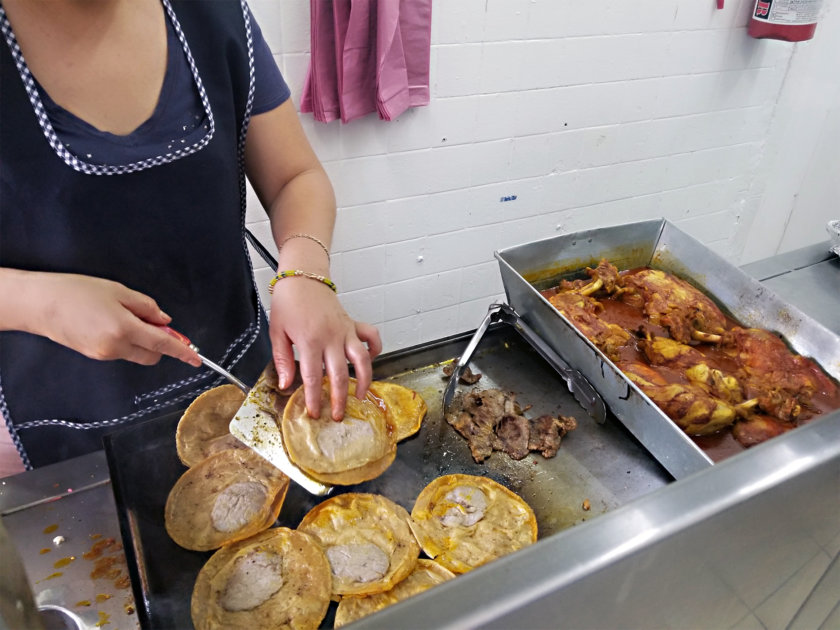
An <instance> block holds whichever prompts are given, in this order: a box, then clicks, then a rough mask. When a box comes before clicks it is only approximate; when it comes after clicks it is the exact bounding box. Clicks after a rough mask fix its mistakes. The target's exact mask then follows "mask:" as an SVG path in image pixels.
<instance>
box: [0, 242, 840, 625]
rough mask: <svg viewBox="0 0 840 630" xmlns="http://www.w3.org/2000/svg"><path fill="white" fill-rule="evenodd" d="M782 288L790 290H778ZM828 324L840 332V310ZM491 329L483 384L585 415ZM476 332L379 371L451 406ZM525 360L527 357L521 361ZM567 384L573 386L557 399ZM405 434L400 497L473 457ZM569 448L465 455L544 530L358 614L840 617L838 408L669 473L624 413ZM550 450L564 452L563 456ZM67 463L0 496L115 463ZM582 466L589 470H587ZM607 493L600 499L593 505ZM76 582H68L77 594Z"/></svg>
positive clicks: (590, 619)
mask: <svg viewBox="0 0 840 630" xmlns="http://www.w3.org/2000/svg"><path fill="white" fill-rule="evenodd" d="M778 260H779V258H778V257H774V259H773V260H771V261H767V264H766V265H765V264H764V263H763V262H760V263H754V264H753V265H750V266H749V269H750V271H751V273H752V272H755V273H754V274H753V275H754V276H755V277H757V278H761V279H765V278H767V279H770V276H773V278H775V277H776V275H777V270H774V272H773V273H772V274H765V273H764V272H763V271H762V270H766V269H769V268H771V267H775V265H776V263H777V262H778ZM811 266H814V267H816V268H817V269H816V271H817V272H818V275H820V276H822V279H823V282H821V284H820V286H827V284H826V282H830V281H831V275H830V274H836V273H837V269H836V268H835V267H830V266H823V265H821V264H820V263H814V264H813V265H811ZM811 271H812V270H811V268H810V266H807V267H792V268H788V269H787V270H786V271H784V273H785V275H789V278H788V281H789V284H790V285H792V286H795V285H796V284H797V279H798V278H799V277H800V276H801V275H803V274H808V273H810V272H811ZM786 284H787V283H786ZM780 295H781V296H782V297H785V298H786V297H787V296H786V294H785V293H783V292H781V291H780ZM832 297H833V300H826V299H825V298H826V294H825V293H821V294H819V295H813V294H811V295H803V296H801V300H802V301H801V302H796V303H795V304H796V306H797V307H798V308H801V310H802V311H803V312H806V313H808V314H809V315H810V316H811V317H813V318H814V319H817V320H819V321H822V322H823V323H826V322H827V321H830V320H831V316H832V315H833V314H834V313H837V312H840V294H835V295H834V296H832ZM823 308H829V309H831V312H829V313H826V312H824V311H823V310H822V309H823ZM826 325H827V324H826ZM832 330H833V331H834V332H835V333H838V334H840V326H838V327H836V328H834V327H832ZM493 338H494V333H493V331H491V333H490V336H489V337H488V338H487V339H486V342H485V343H487V344H491V345H487V346H482V348H480V349H479V352H478V353H477V355H476V357H477V358H476V361H478V363H477V364H476V369H477V370H478V371H481V372H483V373H484V377H483V379H487V380H486V381H483V382H482V383H481V384H482V385H485V384H486V385H487V386H492V384H497V385H500V386H506V385H507V384H509V383H511V382H512V381H511V379H514V380H515V382H516V383H519V382H522V383H523V386H522V389H521V391H520V392H519V396H520V398H521V399H522V400H527V401H528V402H533V403H534V405H535V409H537V410H539V409H544V408H546V409H555V408H561V409H562V411H561V413H564V414H570V415H574V413H575V411H576V410H577V409H578V407H577V405H576V403H575V402H574V401H573V400H572V398H571V397H570V396H569V395H568V394H566V393H565V391H564V390H565V387H564V384H563V382H562V380H561V379H559V377H558V376H557V374H556V373H555V372H554V371H553V370H552V369H550V368H549V367H548V366H546V365H544V364H543V363H542V362H541V361H539V360H537V361H536V362H535V361H534V357H535V356H536V355H535V353H533V352H527V351H526V352H523V351H522V349H521V348H518V347H517V346H516V344H513V347H512V348H505V347H504V345H502V346H501V347H499V346H497V345H492V340H493ZM467 340H468V336H464V337H463V338H461V339H459V340H457V343H456V348H455V349H454V350H449V349H448V347H449V345H450V343H451V341H450V340H446V341H445V342H444V341H442V342H439V343H437V344H429V345H427V346H425V347H423V348H414V349H409V350H408V351H406V352H403V353H395V354H394V355H392V356H391V357H388V358H386V359H385V361H384V362H382V363H379V366H380V368H381V371H378V372H377V373H376V374H375V376H376V377H377V378H383V377H386V375H387V377H388V378H394V379H395V380H397V381H398V382H401V383H404V384H413V385H414V386H416V387H418V388H419V389H418V391H420V392H421V394H422V395H423V396H424V397H425V398H426V400H428V401H430V402H431V403H432V404H430V410H429V413H430V414H439V413H440V401H441V393H442V389H443V384H444V380H443V379H442V378H441V377H440V374H439V370H438V369H435V368H434V364H435V363H436V362H440V361H441V360H442V359H441V356H442V355H448V357H449V358H450V359H451V358H452V357H455V356H459V354H460V353H461V352H462V351H463V347H464V346H465V345H466V343H467ZM442 348H444V350H442ZM509 351H510V352H511V353H512V355H513V360H511V361H504V362H502V361H497V360H495V359H494V355H495V354H497V353H502V354H504V353H506V352H509ZM517 357H518V358H517ZM380 368H378V370H379V369H380ZM523 370H527V373H525V374H524V375H523ZM561 394H562V395H561ZM557 396H561V398H560V402H559V403H558V402H557V398H556V397H557ZM138 447H141V448H142V445H138ZM399 448H400V455H399V457H400V459H398V461H397V462H395V466H396V467H397V470H395V472H397V473H398V476H397V477H395V478H393V479H392V480H391V481H387V480H385V479H383V480H382V484H381V485H380V486H379V487H378V490H381V491H383V492H384V493H389V494H390V493H393V494H394V495H395V496H397V497H399V499H398V500H399V501H400V502H401V503H403V504H405V503H407V502H410V501H412V500H413V496H412V490H411V488H413V486H414V485H416V484H417V483H422V481H423V480H424V479H425V478H426V477H429V476H434V475H435V474H439V472H440V471H441V470H445V469H447V468H448V467H452V466H453V465H454V462H455V461H463V459H462V457H461V455H464V454H467V457H468V453H466V447H465V445H464V443H463V441H461V439H460V438H459V437H458V436H456V435H453V434H452V432H451V431H449V432H448V431H446V427H439V426H437V425H435V426H432V425H431V424H430V425H429V426H428V427H424V428H423V429H421V434H420V435H418V436H417V437H416V438H412V439H411V440H408V441H406V442H405V443H403V444H401V445H400V447H399ZM431 454H434V455H435V456H434V458H432V457H430V455H431ZM561 456H562V457H564V458H566V460H567V461H566V463H565V464H564V465H563V467H561V468H558V469H557V470H556V471H553V470H552V469H551V468H543V467H541V468H539V469H538V470H536V471H533V472H531V471H529V468H528V466H527V465H525V464H523V463H519V464H517V463H511V464H510V465H507V463H506V462H504V460H503V459H502V458H501V457H500V456H499V454H496V455H494V456H493V458H491V460H492V461H491V460H488V461H489V464H488V466H487V467H482V466H479V465H472V466H470V467H469V468H468V469H465V472H469V471H475V474H482V472H484V473H485V474H490V475H491V476H494V477H495V478H496V479H498V480H501V481H503V482H506V483H510V484H511V485H512V487H514V488H515V489H517V491H519V492H520V493H521V494H522V495H523V496H525V497H526V499H527V500H528V501H529V502H531V501H533V502H534V503H535V504H537V505H539V506H540V507H539V513H541V514H543V515H544V516H542V517H541V522H540V530H541V532H542V536H541V540H540V542H538V543H537V544H536V545H534V546H532V547H530V548H528V549H525V550H523V551H520V552H518V553H516V554H513V555H511V556H508V557H506V558H503V559H501V560H498V561H496V562H494V563H492V564H490V565H488V566H486V567H483V568H481V569H478V570H476V571H474V572H471V573H469V574H466V575H463V576H460V577H459V578H458V579H456V580H453V581H451V582H449V583H447V584H445V585H442V586H440V587H436V588H435V589H432V590H431V591H428V592H426V593H424V594H421V595H418V596H416V597H415V598H412V599H411V600H408V601H406V602H403V603H401V604H397V605H395V606H393V607H391V608H388V609H385V610H383V611H381V612H379V613H377V614H375V615H372V616H370V617H368V618H366V619H363V620H361V621H359V622H357V623H356V624H355V625H354V626H353V627H354V628H358V629H359V630H363V629H365V628H387V629H393V628H400V629H410V628H424V629H426V628H453V629H455V628H457V629H459V630H460V629H461V628H521V629H535V630H541V629H544V628H557V627H567V628H581V629H585V628H598V629H603V628H622V629H625V628H626V629H635V628H639V629H644V630H648V629H650V628H704V629H705V628H716V629H717V628H721V629H723V628H733V629H738V630H748V629H749V630H752V629H766V630H770V629H776V628H779V629H781V628H788V629H790V630H800V629H807V630H812V629H821V630H822V629H825V630H828V629H829V628H832V629H833V628H837V627H840V625H838V622H840V602H838V593H840V559H839V558H840V493H838V487H840V486H838V484H840V414H838V413H837V412H835V413H834V414H831V415H830V416H827V417H825V418H823V419H822V420H820V421H818V422H814V423H811V424H809V425H808V426H805V427H801V428H799V429H797V430H795V431H792V432H790V433H788V434H786V435H784V436H780V437H778V438H775V439H773V440H770V441H768V442H766V443H765V444H762V445H759V446H757V447H754V448H753V449H750V450H748V451H746V452H744V453H742V454H740V455H737V456H735V457H733V458H731V459H728V460H726V461H724V462H722V463H721V464H718V465H716V466H714V467H711V468H707V469H705V470H702V471H700V472H698V473H696V474H694V475H691V476H688V477H687V478H684V479H681V480H679V481H673V482H670V483H669V479H670V477H669V475H668V474H667V473H665V472H664V470H663V469H662V468H660V467H659V465H658V464H657V463H656V462H655V461H654V460H653V459H652V458H651V457H649V456H648V454H647V453H646V452H645V451H644V449H642V448H641V447H640V446H639V444H638V443H637V442H636V441H635V440H633V439H630V438H629V435H628V433H627V431H626V430H625V429H624V428H623V427H622V426H621V425H620V424H619V423H618V422H617V421H616V420H615V418H613V417H612V416H608V418H607V422H606V423H605V424H604V425H602V426H601V425H596V424H594V423H585V424H584V425H583V426H582V427H581V428H579V429H578V430H577V431H574V432H572V433H571V434H570V435H569V436H567V439H566V440H565V441H564V443H563V445H562V446H561V449H560V453H559V454H558V457H561ZM554 465H558V466H560V464H559V462H555V463H554ZM56 467H57V470H55V471H54V472H53V471H52V470H50V469H52V468H53V467H48V468H47V469H41V470H39V471H35V472H32V473H25V474H23V475H19V476H17V477H12V478H7V479H5V480H0V512H5V511H6V510H7V509H8V508H9V506H12V507H14V506H31V507H25V508H23V510H22V511H26V510H30V509H40V508H42V507H46V506H49V505H50V503H49V500H50V497H52V496H59V497H62V496H64V494H65V493H66V490H67V489H68V488H71V487H72V488H77V487H82V484H83V483H86V482H87V481H89V482H91V483H97V482H99V481H102V480H103V478H104V479H105V480H107V477H108V475H107V473H108V471H107V469H105V464H104V456H103V455H102V453H98V454H93V455H90V456H85V457H82V458H78V460H70V461H69V462H64V463H62V464H57V465H56ZM576 470H577V471H582V472H583V473H584V478H583V479H580V478H579V476H577V475H576V474H575V471H576ZM44 473H48V474H47V475H45V474H44ZM592 478H594V479H595V480H597V482H598V483H599V484H601V485H602V486H603V487H604V488H605V490H606V491H607V492H608V493H609V495H612V497H614V499H612V502H611V504H610V505H609V506H608V508H609V509H606V510H604V511H601V512H599V513H597V514H593V515H592V516H597V518H591V517H590V518H589V519H587V520H578V519H577V517H578V516H579V512H577V513H576V511H575V509H574V508H575V507H576V504H577V501H579V500H580V498H581V497H582V496H585V495H586V494H588V492H587V491H586V490H585V486H586V483H588V482H589V481H588V480H591V479H592ZM35 480H44V481H45V483H35ZM60 480H63V483H59V481H60ZM46 481H48V483H46ZM54 484H58V485H54ZM582 484H583V485H582ZM107 487H108V486H107V485H99V486H97V488H95V489H91V490H89V491H87V492H89V493H91V496H92V493H94V492H104V491H105V489H106V488H107ZM595 487H597V486H595ZM290 494H291V493H290ZM609 495H608V497H609ZM64 500H65V499H64V498H60V499H58V500H56V501H55V503H59V504H60V503H61V502H62V501H64ZM101 500H102V501H103V502H104V503H105V504H106V505H105V506H104V508H105V511H106V512H107V509H111V510H113V509H114V507H113V504H112V503H110V492H108V493H107V494H106V495H104V496H103V497H102V498H101ZM596 507H599V506H597V505H596V504H594V503H593V511H594V510H595V509H596ZM599 509H600V507H599ZM73 513H74V516H75V517H76V518H79V519H85V520H86V521H88V522H89V524H90V525H91V527H92V528H93V529H95V530H100V531H105V530H107V529H108V528H107V526H106V525H104V524H103V523H99V522H95V519H101V520H103V522H107V520H108V519H109V518H115V516H114V514H113V513H112V514H110V515H108V514H105V515H104V516H103V515H97V514H92V513H88V511H87V510H85V509H74V510H73ZM281 516H282V515H281ZM568 523H572V524H574V526H573V527H568ZM141 524H142V523H141ZM42 537H43V534H42V530H41V529H39V528H38V527H35V526H33V527H30V528H27V529H25V530H24V531H19V532H17V535H16V536H15V537H14V540H15V543H16V545H17V546H18V548H19V549H20V550H23V549H24V548H27V549H29V548H31V549H35V550H37V549H39V547H40V545H39V541H40V539H41V538H42ZM47 555H49V554H47ZM21 556H22V558H23V560H24V562H25V563H26V565H27V571H28V572H29V574H30V576H33V575H34V576H36V579H37V576H39V575H40V573H39V572H33V570H32V569H31V567H30V562H32V561H33V560H34V561H38V560H39V559H42V557H40V556H38V555H37V554H36V555H35V557H34V558H33V557H32V556H31V554H24V553H21ZM47 583H48V582H47ZM40 586H43V584H42V585H40ZM74 598H75V595H73V594H69V595H68V599H67V601H68V602H69V605H71V606H72V603H73V601H74ZM126 627H130V625H126V624H123V623H122V622H121V621H120V620H119V619H118V618H111V624H110V625H104V628H106V629H107V628H113V629H114V630H116V629H124V628H126ZM170 627H171V626H170ZM177 627H179V628H181V627H188V626H177Z"/></svg>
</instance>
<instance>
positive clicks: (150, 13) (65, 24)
mask: <svg viewBox="0 0 840 630" xmlns="http://www.w3.org/2000/svg"><path fill="white" fill-rule="evenodd" d="M0 8H2V10H1V11H0V25H2V31H3V35H4V38H5V40H6V41H5V44H2V45H0V62H2V66H0V67H1V68H2V74H1V75H0V81H2V83H1V84H0V85H2V89H0V99H2V101H0V107H2V109H0V111H2V116H0V151H2V172H1V173H0V193H2V197H0V201H2V207H0V295H2V300H0V331H2V332H0V411H2V414H3V417H4V420H5V423H6V427H7V429H8V431H9V435H10V438H11V441H12V443H13V444H14V447H15V450H16V451H17V453H18V455H19V456H20V464H18V468H22V467H23V466H25V467H27V468H31V467H35V466H40V465H43V464H47V463H51V462H54V461H58V460H61V459H64V458H67V457H71V456H74V455H79V454H82V453H85V452H89V451H92V450H96V449H98V448H100V446H101V442H100V440H101V436H102V435H104V434H105V433H108V432H109V431H113V430H114V429H115V428H116V427H119V426H120V425H123V424H125V423H128V422H136V421H140V420H144V419H149V418H153V417H155V416H156V415H161V414H163V413H166V412H167V411H171V410H174V409H178V408H179V407H178V406H179V405H180V406H184V405H185V404H187V403H188V402H189V401H191V400H192V399H194V398H195V396H196V395H198V394H199V393H200V392H201V391H203V390H205V389H207V388H208V387H210V386H213V385H215V384H218V383H219V379H218V377H217V375H215V374H214V373H212V372H210V371H209V370H206V369H203V368H201V364H200V362H199V360H198V357H197V355H196V353H195V352H193V351H192V350H190V349H189V348H187V347H186V346H185V345H184V344H182V343H181V342H180V341H178V340H177V339H176V338H175V337H173V336H171V335H170V334H168V333H167V331H166V328H165V327H166V326H167V325H170V324H171V326H172V328H175V329H178V330H180V331H181V332H183V333H184V334H186V335H187V336H189V337H190V338H191V339H192V341H193V342H194V343H195V344H196V345H197V346H199V347H200V348H201V351H202V353H203V354H205V355H206V356H208V357H210V358H212V359H213V360H215V361H216V362H218V363H222V364H223V365H224V366H226V367H228V368H229V369H231V370H232V371H233V372H234V373H236V374H237V375H238V376H240V378H242V379H243V380H245V381H246V382H253V381H254V380H255V379H256V376H257V375H258V374H259V372H260V371H261V370H262V368H263V367H264V366H265V364H266V363H267V362H268V361H269V360H270V359H271V357H272V356H273V360H274V362H275V364H276V366H277V369H278V374H279V375H280V385H281V387H285V386H288V385H289V384H291V382H292V379H293V377H294V374H295V361H294V353H293V348H296V350H297V353H298V359H299V365H300V372H301V377H302V379H303V382H304V386H305V389H306V403H307V408H308V409H309V412H310V414H311V415H317V414H318V413H320V408H321V401H320V381H321V379H322V377H323V375H324V373H325V372H326V374H327V375H328V376H329V377H330V378H331V380H332V382H333V383H334V384H335V385H336V386H335V387H334V388H333V395H332V400H331V401H330V407H331V412H332V415H333V417H334V418H337V419H338V418H340V417H341V415H342V413H343V409H344V402H345V400H346V395H347V379H348V365H347V361H348V360H349V361H350V362H351V363H353V365H354V368H355V374H356V378H357V379H358V381H359V394H357V395H363V393H364V392H365V391H366V389H367V386H368V384H369V383H370V379H371V358H372V356H375V355H376V354H377V353H378V352H379V351H380V350H381V344H380V341H379V336H378V333H377V331H376V329H375V328H373V327H371V326H368V325H366V324H361V323H358V322H354V321H352V320H351V319H350V318H349V317H348V316H347V314H346V313H345V312H344V310H343V309H342V307H341V305H340V303H339V302H338V299H337V297H336V295H335V292H334V291H333V289H332V288H331V286H330V282H329V280H328V278H327V276H328V275H329V249H328V248H329V241H330V237H331V234H332V228H333V223H334V217H335V200H334V196H333V192H332V188H331V186H330V183H329V180H328V178H327V176H326V174H325V172H324V170H323V168H322V167H321V165H320V163H319V162H318V160H317V158H316V156H315V154H314V152H313V151H312V149H311V147H310V146H309V144H308V142H307V140H306V138H305V136H304V134H303V131H302V129H301V126H300V123H299V121H298V119H297V115H296V112H295V109H294V106H293V104H292V103H291V101H290V100H289V98H288V88H287V87H286V86H285V84H284V83H283V81H282V77H280V76H279V72H278V71H277V69H276V66H274V65H272V64H273V61H272V60H271V57H270V53H268V51H267V47H266V45H265V42H264V41H263V39H262V37H261V34H260V33H259V29H258V28H257V27H256V24H255V23H254V21H253V18H252V16H251V15H250V12H249V10H248V9H247V6H246V5H245V3H244V2H241V3H240V2H238V1H235V0H223V1H220V0H214V1H212V2H195V1H194V0H60V1H56V0H2V4H0ZM246 174H247V177H248V178H249V180H250V181H251V183H252V185H253V187H254V189H255V191H256V192H257V195H258V197H259V199H260V201H261V203H262V204H263V206H264V207H265V209H266V211H267V213H268V215H269V218H270V221H271V228H272V234H273V237H274V239H275V242H276V244H277V245H278V247H279V250H280V251H279V257H278V276H277V277H276V278H275V280H274V284H273V286H272V288H273V294H272V298H271V322H270V331H268V330H267V328H268V326H267V324H266V322H265V315H264V313H263V312H262V310H261V307H260V305H259V301H258V298H257V292H256V287H255V286H254V282H253V275H252V268H251V263H250V260H249V258H248V254H247V249H246V245H245V241H244V237H243V234H244V203H245V202H244V191H245V175H246ZM287 270H296V271H298V272H302V273H300V274H298V275H289V274H280V273H279V272H281V271H287ZM269 340H270V341H269ZM162 357H163V358H162ZM150 366H153V367H150ZM196 368H198V369H196ZM7 451H8V448H7ZM5 473H6V474H8V473H9V469H8V462H7V467H6V470H5ZM0 474H2V472H0Z"/></svg>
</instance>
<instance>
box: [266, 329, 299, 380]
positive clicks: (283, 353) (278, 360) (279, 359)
mask: <svg viewBox="0 0 840 630" xmlns="http://www.w3.org/2000/svg"><path fill="white" fill-rule="evenodd" d="M271 357H272V360H273V361H274V368H275V369H276V370H277V377H278V378H277V381H278V385H279V386H280V389H288V388H289V387H291V386H292V383H293V382H294V380H295V370H296V367H295V351H294V349H293V348H292V342H291V341H289V338H288V337H287V336H286V334H285V333H284V332H282V331H281V332H280V333H279V334H276V335H272V336H271Z"/></svg>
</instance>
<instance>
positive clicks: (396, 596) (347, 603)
mask: <svg viewBox="0 0 840 630" xmlns="http://www.w3.org/2000/svg"><path fill="white" fill-rule="evenodd" d="M454 577H455V574H454V573H452V571H450V570H449V569H447V568H445V567H443V566H442V565H440V564H438V563H437V562H435V561H434V560H426V559H425V558H420V559H419V560H418V561H417V564H416V565H415V567H414V571H412V572H411V573H410V574H409V576H408V577H407V578H405V579H404V580H403V581H402V582H399V583H398V584H397V585H396V586H394V588H392V589H391V590H390V591H386V592H384V593H379V594H377V595H368V596H367V597H342V598H341V601H340V602H339V603H338V608H337V609H336V611H335V623H334V627H336V628H340V627H341V626H346V625H347V624H348V623H352V622H354V621H357V620H359V619H361V618H362V617H367V616H368V615H372V614H373V613H375V612H376V611H377V610H382V609H383V608H386V607H387V606H390V605H391V604H396V603H397V602H399V601H402V600H404V599H408V598H409V597H412V596H413V595H417V594H418V593H422V592H423V591H427V590H429V589H430V588H432V587H433V586H437V585H438V584H442V583H443V582H446V581H447V580H451V579H452V578H454Z"/></svg>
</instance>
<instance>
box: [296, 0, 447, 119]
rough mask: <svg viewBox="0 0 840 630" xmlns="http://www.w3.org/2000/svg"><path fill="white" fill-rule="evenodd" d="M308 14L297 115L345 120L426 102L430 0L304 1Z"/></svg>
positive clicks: (386, 115)
mask: <svg viewBox="0 0 840 630" xmlns="http://www.w3.org/2000/svg"><path fill="white" fill-rule="evenodd" d="M310 14H311V19H312V22H311V29H310V36H311V42H312V56H311V59H310V63H309V71H308V73H307V78H306V82H305V84H304V93H303V98H302V100H301V111H303V112H311V113H312V114H313V116H314V117H315V119H316V120H320V121H322V122H330V121H332V120H335V119H336V118H338V117H340V118H341V120H342V122H345V123H347V122H350V121H351V120H354V119H356V118H359V117H361V116H365V115H367V114H369V113H371V112H377V113H378V114H379V117H380V118H382V119H383V120H393V119H394V118H396V117H398V116H399V115H400V114H402V113H403V112H404V111H405V110H406V109H408V108H409V107H417V106H421V105H428V103H429V97H430V93H429V56H430V50H431V23H432V0H310Z"/></svg>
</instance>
